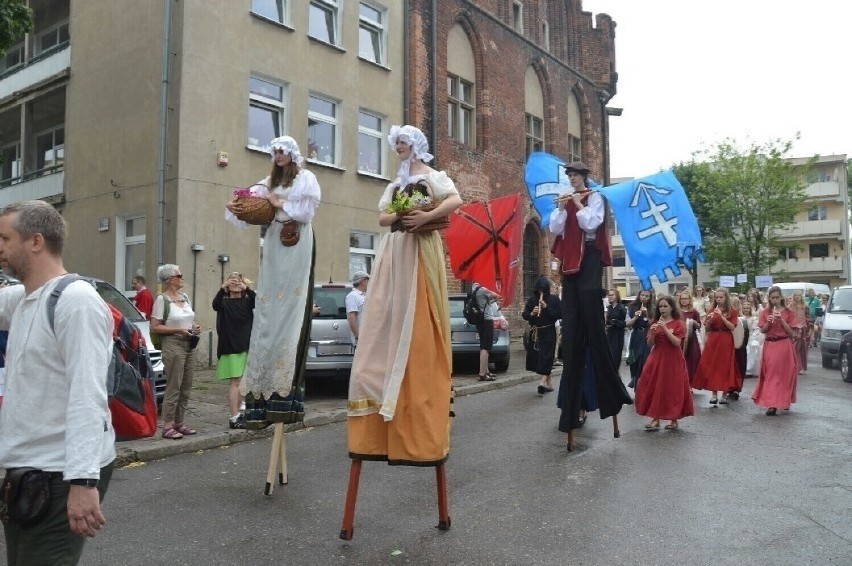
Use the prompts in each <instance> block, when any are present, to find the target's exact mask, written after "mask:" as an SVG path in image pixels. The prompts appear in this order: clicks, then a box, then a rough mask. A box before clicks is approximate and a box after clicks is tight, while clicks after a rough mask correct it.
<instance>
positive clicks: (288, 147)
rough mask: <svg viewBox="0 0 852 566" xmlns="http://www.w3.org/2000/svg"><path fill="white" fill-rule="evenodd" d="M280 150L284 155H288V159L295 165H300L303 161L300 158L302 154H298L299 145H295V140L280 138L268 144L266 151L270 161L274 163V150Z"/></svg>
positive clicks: (286, 137)
mask: <svg viewBox="0 0 852 566" xmlns="http://www.w3.org/2000/svg"><path fill="white" fill-rule="evenodd" d="M278 149H282V150H284V151H285V152H286V153H289V154H290V159H292V160H293V162H294V163H295V164H296V165H301V164H302V162H303V161H304V160H305V158H304V157H302V154H301V153H299V144H297V143H296V140H294V139H293V138H291V137H290V136H280V137H277V138H275V139H274V140H272V141H271V142H269V145H267V146H266V151H268V152H269V155H271V156H272V161H273V162H274V161H275V150H278Z"/></svg>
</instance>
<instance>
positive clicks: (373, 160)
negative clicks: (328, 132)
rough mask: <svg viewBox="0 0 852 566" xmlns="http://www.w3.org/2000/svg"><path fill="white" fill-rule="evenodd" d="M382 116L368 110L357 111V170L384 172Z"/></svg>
mask: <svg viewBox="0 0 852 566" xmlns="http://www.w3.org/2000/svg"><path fill="white" fill-rule="evenodd" d="M383 121H384V118H383V117H382V116H381V115H379V114H376V113H374V112H370V111H368V110H359V111H358V171H361V172H363V173H371V174H373V175H383V174H384V172H385V160H384V157H383V156H384V144H383V143H382V140H383V136H382V132H383V131H384V129H385V128H384V125H383V124H382V122H383Z"/></svg>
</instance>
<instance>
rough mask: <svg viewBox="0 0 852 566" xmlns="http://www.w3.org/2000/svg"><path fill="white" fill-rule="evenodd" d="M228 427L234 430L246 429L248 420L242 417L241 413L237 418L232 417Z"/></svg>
mask: <svg viewBox="0 0 852 566" xmlns="http://www.w3.org/2000/svg"><path fill="white" fill-rule="evenodd" d="M228 426H230V427H231V428H232V429H234V428H246V419H245V417H244V416H243V415H242V413H240V414H239V415H237V416H236V417H231V418H230V419H228Z"/></svg>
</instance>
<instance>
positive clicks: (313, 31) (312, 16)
mask: <svg viewBox="0 0 852 566" xmlns="http://www.w3.org/2000/svg"><path fill="white" fill-rule="evenodd" d="M339 18H340V6H339V4H338V2H337V0H311V5H310V8H309V12H308V35H309V36H311V37H313V38H314V39H319V40H320V41H324V42H326V43H330V44H331V45H338V44H339V43H340V38H339V34H338V29H340V26H339V22H338V20H339Z"/></svg>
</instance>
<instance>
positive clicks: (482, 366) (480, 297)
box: [469, 283, 500, 381]
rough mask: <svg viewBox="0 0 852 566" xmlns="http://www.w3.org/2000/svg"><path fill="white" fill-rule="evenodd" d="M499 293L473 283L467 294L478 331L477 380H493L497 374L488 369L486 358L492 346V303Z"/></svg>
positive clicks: (495, 300)
mask: <svg viewBox="0 0 852 566" xmlns="http://www.w3.org/2000/svg"><path fill="white" fill-rule="evenodd" d="M499 298H500V295H498V294H497V293H495V292H493V291H491V290H489V289H486V288H485V287H483V286H482V285H480V284H479V283H474V284H473V289H471V291H470V294H469V301H473V304H475V305H476V309H474V312H475V311H476V310H478V311H479V313H481V315H480V314H479V313H476V315H475V316H476V318H475V320H476V323H475V325H476V331H477V333H479V381H494V380H495V379H497V376H496V375H494V374H493V373H491V372H490V371H489V370H488V358H489V356H490V355H491V348H492V347H493V346H494V309H493V308H492V305H493V304H494V303H496V302H497V300H498V299H499Z"/></svg>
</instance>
